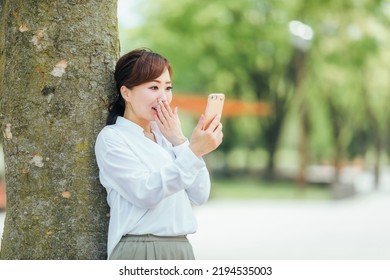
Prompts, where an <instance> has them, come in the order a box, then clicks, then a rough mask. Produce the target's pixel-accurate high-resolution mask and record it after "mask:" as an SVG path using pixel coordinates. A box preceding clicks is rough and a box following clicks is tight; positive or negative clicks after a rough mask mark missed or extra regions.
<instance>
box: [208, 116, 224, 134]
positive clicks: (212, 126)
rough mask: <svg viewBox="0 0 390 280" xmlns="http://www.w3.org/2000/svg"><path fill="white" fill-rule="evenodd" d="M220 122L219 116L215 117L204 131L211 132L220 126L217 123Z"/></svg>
mask: <svg viewBox="0 0 390 280" xmlns="http://www.w3.org/2000/svg"><path fill="white" fill-rule="evenodd" d="M220 120H221V115H216V116H215V118H214V119H213V121H212V122H211V123H210V125H209V127H208V128H207V129H206V130H207V131H209V132H213V131H214V130H215V129H216V128H217V126H218V125H219V124H220V122H219V121H220Z"/></svg>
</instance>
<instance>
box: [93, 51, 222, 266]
mask: <svg viewBox="0 0 390 280" xmlns="http://www.w3.org/2000/svg"><path fill="white" fill-rule="evenodd" d="M171 75H172V69H171V66H170V64H169V62H168V61H167V60H166V59H165V58H163V57H162V56H160V55H159V54H156V53H153V52H151V51H149V50H144V49H136V50H133V51H131V52H129V53H127V54H125V55H124V56H122V57H121V58H120V59H119V60H118V62H117V65H116V68H115V81H116V87H117V93H118V97H117V100H116V101H115V102H114V103H113V104H112V105H111V107H110V110H109V116H108V118H107V126H106V127H104V128H103V129H102V131H101V132H100V133H99V135H98V137H97V141H96V145H95V152H96V159H97V163H98V166H99V178H100V182H101V183H102V185H103V186H104V187H105V188H106V191H107V201H108V204H109V206H110V223H109V230H108V244H107V253H108V258H109V259H194V254H193V250H192V246H191V244H190V243H189V241H188V239H187V237H186V235H187V234H190V233H194V232H195V231H196V229H197V224H196V220H195V217H194V215H193V213H192V208H191V206H192V204H194V205H200V204H203V203H205V202H206V201H207V199H208V196H209V193H210V177H209V173H208V171H207V169H206V165H205V162H204V161H203V159H202V156H203V155H205V154H207V153H210V152H211V151H213V150H215V149H216V148H217V147H218V146H219V145H220V144H221V142H222V138H223V133H222V124H221V123H220V116H217V117H215V119H214V120H213V122H212V124H211V125H210V126H209V127H208V128H207V130H204V129H202V127H203V124H204V116H203V115H202V116H201V117H200V119H199V121H198V124H197V125H196V127H195V128H194V130H193V133H192V135H191V138H190V140H187V138H186V137H185V136H184V135H183V132H182V129H181V125H180V120H179V117H178V113H177V108H175V109H174V110H172V109H171V108H170V106H169V103H170V102H171V100H172V81H171Z"/></svg>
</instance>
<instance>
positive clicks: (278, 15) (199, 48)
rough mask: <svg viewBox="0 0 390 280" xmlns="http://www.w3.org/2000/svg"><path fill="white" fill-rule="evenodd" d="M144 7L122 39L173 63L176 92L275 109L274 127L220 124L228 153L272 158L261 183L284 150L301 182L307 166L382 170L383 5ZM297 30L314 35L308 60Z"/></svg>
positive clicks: (249, 1) (155, 2)
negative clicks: (356, 163)
mask: <svg viewBox="0 0 390 280" xmlns="http://www.w3.org/2000/svg"><path fill="white" fill-rule="evenodd" d="M139 5H140V8H139V9H138V10H137V11H138V12H139V13H140V14H142V15H143V16H144V17H143V24H142V25H140V26H139V27H137V28H133V29H131V31H130V32H128V33H127V34H126V35H125V36H123V39H122V41H123V44H124V45H125V46H127V48H134V47H139V46H146V47H151V48H156V49H158V51H159V52H162V53H164V55H165V56H167V57H169V58H170V60H171V61H172V64H173V65H174V67H175V70H176V73H175V88H176V90H177V91H181V92H183V91H190V92H210V91H216V90H217V91H223V92H225V93H226V94H227V95H228V97H230V98H240V99H242V100H245V101H259V100H260V101H266V102H269V103H270V104H271V105H272V106H273V109H274V115H272V116H271V117H267V118H262V119H256V118H247V117H241V118H235V119H232V120H224V122H225V123H224V132H225V134H226V135H229V137H225V139H224V143H223V146H222V148H223V149H225V151H231V150H232V149H233V148H235V147H237V146H244V147H246V149H249V150H250V149H252V148H253V147H261V148H264V149H266V151H267V153H268V163H267V168H266V171H265V174H266V175H268V176H269V177H271V178H272V177H273V174H274V168H275V163H276V162H278V163H279V164H280V163H281V160H280V159H279V158H278V157H277V152H278V150H281V149H280V148H284V147H285V146H287V145H286V143H288V148H290V149H293V150H294V154H295V155H299V157H300V158H301V162H302V165H301V174H303V173H304V170H305V165H307V164H313V163H320V164H321V163H324V162H331V163H332V164H333V165H334V166H335V167H336V170H337V171H340V168H341V167H342V166H343V164H345V162H346V161H348V160H351V159H353V158H356V157H358V156H360V157H361V158H366V159H369V154H371V153H372V152H371V150H374V151H375V150H376V152H374V154H376V155H377V156H375V158H376V159H375V160H374V161H376V162H377V163H374V165H376V166H377V167H376V169H378V166H379V164H378V162H379V159H380V157H379V155H381V154H383V153H384V152H383V151H384V147H383V146H384V144H383V143H386V142H387V140H386V139H387V138H386V137H388V136H387V135H388V134H389V132H388V131H389V129H388V126H386V124H387V121H388V114H386V109H384V106H385V105H386V104H387V102H386V100H387V98H388V92H390V91H389V87H390V85H388V83H387V82H386V81H387V80H388V79H387V78H384V77H386V75H387V73H388V70H387V69H389V64H390V63H389V59H388V52H387V51H386V50H387V46H388V44H389V43H388V42H389V34H388V32H387V31H386V30H387V29H388V25H389V18H390V17H389V14H390V12H389V10H390V8H389V4H388V2H387V1H381V0H374V1H371V0H370V1H369V0H363V1H336V0H332V1H327V2H323V1H319V0H317V1H310V2H308V1H303V0H295V1H285V0H282V1H268V0H262V1H258V0H256V1H255V0H245V1H238V2H237V1H222V0H216V1H212V2H205V1H194V0H186V1H180V2H172V1H167V0H148V5H147V6H146V5H145V6H143V5H144V4H141V3H140V4H139ZM143 7H145V9H144V10H143ZM293 20H299V21H301V22H303V23H305V24H306V25H308V26H310V27H311V28H312V29H313V30H314V34H315V36H314V39H313V41H312V42H311V46H310V50H308V51H309V54H310V55H309V56H308V54H305V55H303V54H302V53H299V52H297V48H296V47H295V46H294V45H293V44H292V42H291V41H290V35H291V34H290V33H289V29H288V25H289V23H291V21H293ZM372 73H376V74H375V75H373V74H372ZM378 96H379V98H378ZM299 143H301V146H300V150H301V152H300V154H299V153H297V152H296V151H297V150H298V149H297V148H298V146H299ZM280 145H282V146H280ZM283 145H284V146H283ZM386 148H387V149H388V147H386ZM285 159H286V158H285V157H284V158H283V159H282V161H283V160H285ZM282 163H283V162H282ZM369 164H371V161H370V162H369ZM302 178H303V180H304V179H305V178H304V177H302ZM338 179H339V176H338V172H336V176H335V178H334V180H335V181H338Z"/></svg>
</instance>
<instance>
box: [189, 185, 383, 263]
mask: <svg viewBox="0 0 390 280" xmlns="http://www.w3.org/2000/svg"><path fill="white" fill-rule="evenodd" d="M389 213H390V194H389V193H377V194H366V195H364V196H362V195H361V196H358V197H355V198H353V199H347V200H342V201H321V202H318V201H317V202H314V201H311V202H308V201H241V202H240V201H210V202H209V203H208V204H207V205H205V206H201V207H199V208H197V209H196V215H197V217H198V222H199V229H198V232H197V233H196V234H194V235H191V236H190V240H191V242H192V245H193V247H194V251H195V254H196V257H197V258H198V259H206V260H207V259H219V260H224V259H252V260H253V259H266V260H279V259H287V260H293V259H298V260H302V259H332V260H336V259H351V260H357V259H373V260H377V259H387V260H390V218H389Z"/></svg>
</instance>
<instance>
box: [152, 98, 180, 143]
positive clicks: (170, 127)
mask: <svg viewBox="0 0 390 280" xmlns="http://www.w3.org/2000/svg"><path fill="white" fill-rule="evenodd" d="M155 120H156V122H157V125H158V127H159V129H160V131H161V133H162V134H163V135H164V137H165V138H167V140H168V141H169V142H171V143H172V145H173V146H177V145H180V144H183V143H184V142H185V141H186V140H187V138H186V137H184V135H183V132H182V130H181V123H180V119H179V115H178V114H177V107H176V108H175V109H174V110H173V111H172V109H171V107H169V104H168V102H166V101H161V100H160V101H159V103H158V106H157V115H156V116H155Z"/></svg>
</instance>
